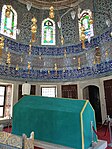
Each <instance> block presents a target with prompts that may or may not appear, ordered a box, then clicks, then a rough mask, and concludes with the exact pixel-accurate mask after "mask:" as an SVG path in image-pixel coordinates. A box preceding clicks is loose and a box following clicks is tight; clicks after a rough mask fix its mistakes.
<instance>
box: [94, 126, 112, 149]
mask: <svg viewBox="0 0 112 149" xmlns="http://www.w3.org/2000/svg"><path fill="white" fill-rule="evenodd" d="M97 130H98V139H99V140H106V141H107V143H108V144H109V143H110V135H109V130H108V127H107V126H103V127H100V126H97ZM106 149H112V147H107V148H106Z"/></svg>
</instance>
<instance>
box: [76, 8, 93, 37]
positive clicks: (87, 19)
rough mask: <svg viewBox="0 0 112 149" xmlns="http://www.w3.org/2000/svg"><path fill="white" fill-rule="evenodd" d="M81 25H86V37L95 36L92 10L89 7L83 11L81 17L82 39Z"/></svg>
mask: <svg viewBox="0 0 112 149" xmlns="http://www.w3.org/2000/svg"><path fill="white" fill-rule="evenodd" d="M81 27H84V34H85V36H86V37H85V38H86V39H88V38H90V37H92V36H94V33H93V22H92V12H91V11H90V10H89V9H87V10H84V11H82V13H81V14H80V18H79V36H80V39H81V32H82V31H81Z"/></svg>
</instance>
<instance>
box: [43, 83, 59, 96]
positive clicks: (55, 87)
mask: <svg viewBox="0 0 112 149" xmlns="http://www.w3.org/2000/svg"><path fill="white" fill-rule="evenodd" d="M43 88H54V89H55V96H54V97H53V98H55V97H57V86H41V96H42V89H43ZM43 97H49V96H43ZM51 98H52V97H51Z"/></svg>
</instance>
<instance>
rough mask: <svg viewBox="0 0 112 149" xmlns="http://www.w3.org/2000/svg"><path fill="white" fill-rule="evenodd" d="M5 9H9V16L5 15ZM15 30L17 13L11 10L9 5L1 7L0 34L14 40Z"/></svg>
mask: <svg viewBox="0 0 112 149" xmlns="http://www.w3.org/2000/svg"><path fill="white" fill-rule="evenodd" d="M7 8H9V9H10V10H9V12H10V13H9V16H7V15H6V11H7ZM16 28H17V12H16V11H15V10H14V9H13V8H12V6H11V5H4V6H3V7H2V17H1V34H3V35H5V36H7V37H10V38H13V39H16Z"/></svg>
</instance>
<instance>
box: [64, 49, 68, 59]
mask: <svg viewBox="0 0 112 149" xmlns="http://www.w3.org/2000/svg"><path fill="white" fill-rule="evenodd" d="M64 57H65V58H66V57H67V52H66V49H64Z"/></svg>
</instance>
